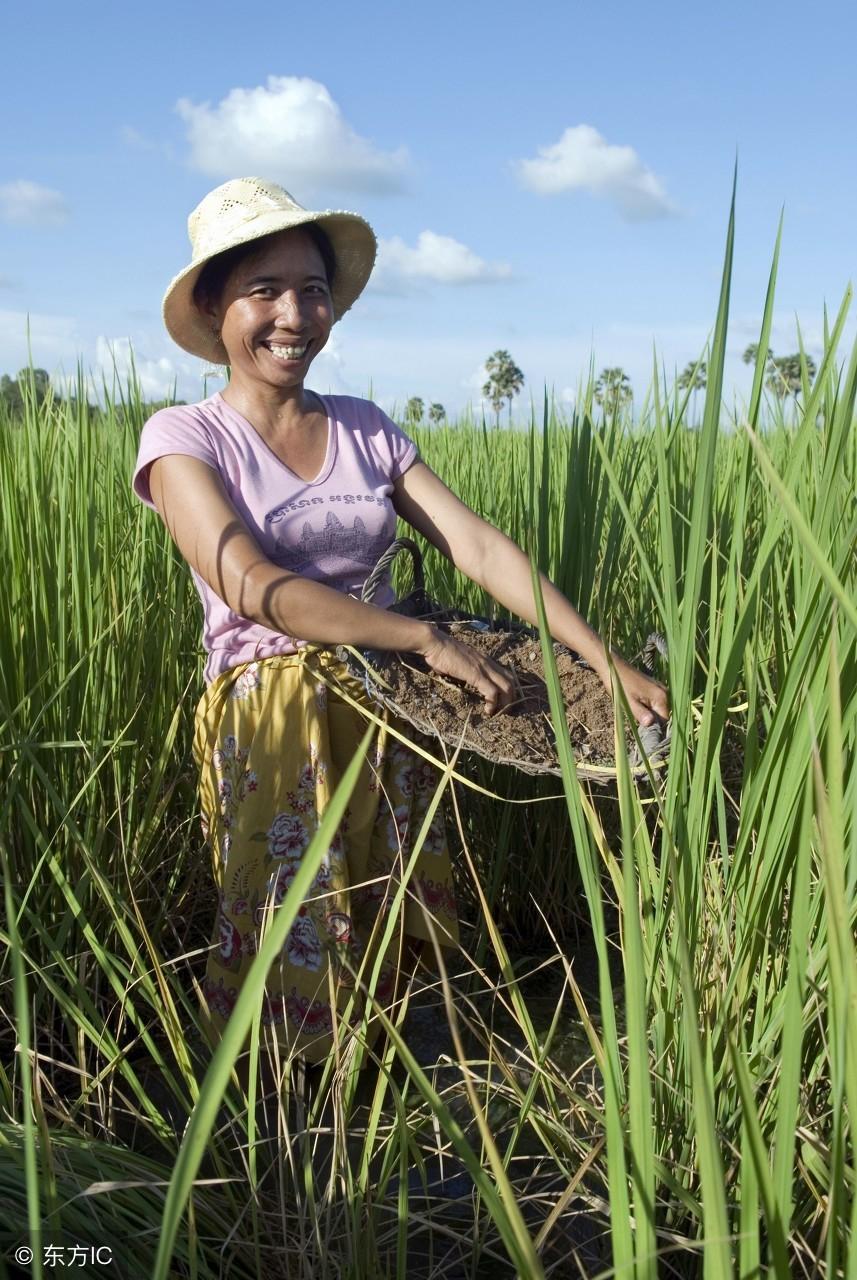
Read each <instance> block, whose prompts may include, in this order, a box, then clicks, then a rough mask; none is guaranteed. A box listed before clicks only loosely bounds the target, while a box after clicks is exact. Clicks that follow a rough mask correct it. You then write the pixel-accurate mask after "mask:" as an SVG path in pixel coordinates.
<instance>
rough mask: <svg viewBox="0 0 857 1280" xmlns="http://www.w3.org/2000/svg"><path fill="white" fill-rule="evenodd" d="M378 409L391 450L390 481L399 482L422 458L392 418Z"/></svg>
mask: <svg viewBox="0 0 857 1280" xmlns="http://www.w3.org/2000/svg"><path fill="white" fill-rule="evenodd" d="M376 409H377V412H378V415H379V417H380V419H381V425H382V427H383V431H384V437H385V439H386V441H387V446H388V448H389V450H390V464H391V465H390V479H391V480H398V478H399V476H402V475H404V474H405V472H406V471H407V470H408V468H409V467H411V466H413V464H414V463H415V462H416V461H417V459H418V458H419V456H420V453H419V449H418V448H417V446H416V444H415V443H414V441H413V440H412V439H411V438H410V436H409V435H407V434H406V433H405V432H404V431H403V430H402V428H401V427H400V426H399V425H398V424H397V423H395V422H394V421H393V419H392V418H388V417H387V415H386V413H384V411H383V410H382V409H378V408H377V405H376Z"/></svg>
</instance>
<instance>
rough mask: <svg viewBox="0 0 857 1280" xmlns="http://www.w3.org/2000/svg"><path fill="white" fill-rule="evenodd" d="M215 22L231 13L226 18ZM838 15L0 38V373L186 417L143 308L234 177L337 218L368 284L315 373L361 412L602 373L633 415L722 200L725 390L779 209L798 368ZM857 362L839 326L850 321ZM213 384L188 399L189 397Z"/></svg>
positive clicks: (580, 12) (505, 11)
mask: <svg viewBox="0 0 857 1280" xmlns="http://www.w3.org/2000/svg"><path fill="white" fill-rule="evenodd" d="M239 12H240V13H241V16H237V15H238V14H239ZM856 15H857V10H855V7H854V5H853V4H846V3H841V2H839V0H837V2H835V3H827V4H825V5H823V6H818V7H817V8H815V9H807V8H806V6H805V5H801V6H798V5H797V4H796V3H793V2H792V0H788V2H787V3H781V4H776V5H774V4H764V3H763V4H753V3H747V0H744V3H741V4H737V3H733V0H725V2H724V3H721V4H719V5H718V6H693V5H688V4H687V3H684V4H678V3H658V2H657V0H653V3H651V4H649V5H646V6H643V5H639V4H615V3H609V2H608V0H603V2H602V3H601V4H600V5H598V6H595V5H592V4H591V3H590V4H581V3H565V4H560V3H543V4H538V3H536V4H531V5H530V6H521V5H518V4H516V5H512V4H510V3H507V0H494V2H493V3H483V2H482V0H475V2H471V3H469V4H468V3H461V2H459V3H451V2H449V0H437V2H436V3H434V4H432V5H431V6H419V7H417V6H403V5H401V4H391V3H368V4H364V5H363V6H357V5H354V4H343V3H339V2H338V0H332V2H329V3H328V4H326V5H324V6H320V5H305V4H304V5H290V6H285V7H282V8H280V7H277V6H266V7H265V8H264V9H258V8H256V9H249V8H248V9H245V10H243V11H239V9H238V6H236V5H235V4H234V3H232V4H226V3H222V2H221V0H210V2H209V3H206V4H205V5H202V4H198V3H185V4H181V3H172V4H166V3H162V2H161V0H152V2H151V3H149V4H148V5H147V6H146V7H145V9H141V8H139V7H136V6H135V7H133V8H132V7H126V6H119V5H116V4H115V3H112V4H95V3H92V4H88V3H81V4H78V5H74V6H70V5H68V4H62V5H60V4H58V3H54V2H53V0H50V2H49V3H46V4H43V5H41V6H40V8H39V31H38V35H35V34H34V31H33V28H32V25H31V19H29V18H28V16H27V13H26V11H25V10H24V9H23V8H22V7H21V6H17V7H16V9H15V11H14V12H10V13H9V14H7V15H6V16H5V18H4V36H5V39H4V44H5V46H6V49H7V51H16V52H15V54H14V56H10V55H9V53H8V52H7V55H6V57H5V58H4V64H5V65H4V77H3V81H4V82H3V91H4V97H5V99H6V118H7V120H8V119H9V118H14V120H15V125H14V127H13V128H7V130H6V131H4V138H3V141H2V144H0V372H10V373H14V372H15V371H16V370H17V368H18V367H19V366H20V365H21V364H22V363H23V362H24V361H25V359H26V343H27V321H28V317H29V326H30V333H31V341H32V350H33V358H34V361H35V363H36V364H39V365H42V366H44V367H46V368H48V369H49V370H50V371H51V372H52V373H59V372H60V371H61V370H65V372H66V373H68V372H70V371H71V370H72V369H73V367H74V364H75V361H76V359H77V358H78V357H79V358H81V359H82V360H83V362H84V364H85V365H86V367H87V368H88V369H91V370H92V371H93V372H95V373H96V374H97V373H98V372H99V371H101V370H106V369H109V368H110V367H111V365H112V362H113V360H116V362H117V363H118V366H119V367H120V368H123V367H124V366H125V363H126V362H127V351H128V345H129V342H130V343H131V344H132V345H133V349H134V351H135V353H136V357H137V361H138V366H139V369H140V373H141V377H142V379H143V383H144V388H145V390H146V392H147V394H149V395H152V396H154V395H161V394H164V393H165V392H166V390H167V388H168V386H169V385H170V384H171V383H172V382H173V381H176V382H177V385H178V394H179V395H180V396H182V397H183V398H185V399H198V398H200V396H201V394H202V382H201V371H202V364H201V362H199V361H196V360H195V359H194V358H193V357H191V356H188V355H186V354H185V353H183V352H181V351H180V350H179V349H178V348H177V347H176V346H175V345H174V344H173V343H172V342H171V341H170V339H169V338H168V337H167V335H166V333H165V331H164V330H163V327H162V324H161V320H160V302H161V297H162V295H163V292H164V289H165V287H166V285H167V283H168V282H169V280H170V278H171V276H172V275H173V274H174V273H175V272H176V271H178V270H180V269H181V268H182V267H183V266H184V265H185V264H186V262H187V261H189V256H190V253H189V245H188V241H187V236H186V219H187V215H188V213H189V212H190V211H191V209H192V208H193V207H194V206H195V205H196V203H197V202H198V201H199V200H200V199H201V198H202V196H203V195H204V194H205V193H206V192H207V191H209V190H211V189H212V188H213V187H215V186H217V185H218V184H219V183H220V182H222V181H224V180H226V179H227V178H229V177H237V176H242V175H245V174H246V175H249V174H259V175H260V176H263V177H267V178H270V179H273V180H275V181H279V182H281V183H282V184H283V185H285V186H286V187H287V188H289V190H291V191H292V193H293V194H294V196H295V197H296V198H297V199H298V200H299V201H301V203H303V204H305V205H307V206H309V207H314V208H325V207H333V208H346V209H354V210H356V211H358V212H360V213H362V214H363V215H364V216H365V217H367V218H368V219H369V221H370V222H371V223H372V225H373V226H374V228H375V230H376V232H377V234H378V236H379V238H380V239H381V242H382V250H381V256H380V259H379V268H378V272H377V281H376V282H375V284H374V286H373V287H371V288H370V289H369V290H367V292H366V293H365V294H364V296H363V297H362V298H361V299H360V301H359V302H358V303H357V304H356V306H355V308H354V309H353V311H352V312H351V313H349V315H348V316H347V317H346V318H345V319H344V320H343V321H342V322H341V323H340V324H339V325H337V326H336V327H335V329H334V331H333V334H334V336H333V339H332V341H331V344H330V347H329V350H328V352H326V353H323V354H322V355H321V356H320V357H319V358H318V360H317V361H316V364H315V365H314V366H313V370H312V376H311V377H310V379H309V382H310V385H314V386H316V387H317V388H318V389H319V390H321V391H326V390H333V391H342V392H347V393H352V394H358V395H361V394H365V393H366V391H367V389H368V387H369V385H370V383H371V385H372V388H373V392H374V395H375V397H376V399H378V400H379V401H380V402H381V403H382V404H384V405H385V406H386V407H389V406H391V405H392V403H393V402H398V403H399V404H401V403H402V402H403V401H404V400H405V399H406V398H407V397H408V396H410V395H420V396H422V397H423V399H424V400H426V401H429V400H439V401H441V402H442V403H443V404H445V405H446V407H447V409H448V410H449V411H450V412H457V411H459V410H461V409H462V408H463V407H464V406H465V405H466V404H467V403H468V402H471V403H474V404H476V405H478V403H479V388H480V385H481V381H482V377H483V375H482V365H483V362H484V360H485V358H486V357H487V356H488V355H489V354H490V353H491V352H492V351H493V350H494V349H495V348H497V347H507V348H508V349H509V350H510V351H511V353H512V355H513V356H514V358H515V359H516V361H517V363H518V364H519V365H520V366H521V368H522V369H523V371H524V374H525V376H526V391H527V392H530V393H532V394H533V395H534V396H535V397H536V399H537V400H539V401H540V399H541V396H542V394H543V390H544V387H545V385H547V386H548V387H549V388H553V389H554V390H555V392H556V394H557V395H558V396H564V397H565V399H566V400H570V399H571V398H572V397H573V393H574V389H575V387H576V386H577V384H578V381H579V379H580V378H581V377H582V376H585V373H586V371H587V369H588V366H589V360H590V354H592V356H593V358H594V361H595V367H596V370H598V369H600V368H601V367H602V366H604V365H617V364H618V365H622V366H623V367H624V368H625V369H626V370H627V371H628V373H629V374H630V376H631V378H632V381H633V385H634V390H635V396H636V398H637V400H638V402H639V401H640V400H641V399H642V396H643V393H644V392H645V389H646V387H647V385H648V383H649V380H650V375H651V366H652V344H653V342H654V343H655V344H656V345H657V349H658V353H659V357H660V359H661V361H662V362H663V363H664V364H665V366H666V368H667V370H668V372H670V373H672V371H673V370H674V369H676V368H679V369H680V368H681V367H683V365H684V364H686V363H687V362H688V361H690V360H693V359H695V358H697V356H698V355H699V353H700V351H701V349H702V347H703V344H704V342H705V340H706V337H707V335H708V333H709V330H710V328H711V326H712V325H713V321H714V316H715V310H716V305H717V296H718V291H719V280H720V272H721V267H722V260H723V248H724V240H725V231H726V221H727V214H728V205H729V197H730V191H731V182H732V170H733V164H734V161H735V157H736V153H737V156H738V202H737V239H736V254H735V271H734V280H733V298H732V324H731V330H730V342H729V361H728V368H727V385H728V386H729V387H730V388H735V389H736V390H737V391H738V392H739V393H740V392H741V391H742V390H743V389H744V388H745V387H746V386H747V385H748V373H747V370H746V369H745V367H744V366H743V365H742V363H741V360H740V354H741V351H742V350H743V349H744V347H745V346H746V344H747V343H748V342H750V341H752V340H754V338H755V337H756V336H757V334H758V326H759V321H760V314H761V308H762V304H763V301H764V296H765V289H766V285H767V278H768V272H769V268H770V261H771V254H772V249H773V244H774V238H775V235H776V228H777V221H778V218H779V214H780V210H781V208H783V207H784V209H785V228H784V241H783V252H782V259H781V269H780V282H779V288H778V293H777V303H776V317H775V329H774V334H773V341H772V345H773V347H774V349H775V351H777V352H778V353H782V354H786V353H787V352H791V351H793V350H795V349H796V346H797V342H796V336H795V315H797V316H798V317H799V319H800V322H801V326H802V329H803V332H804V337H805V341H806V343H807V346H808V348H809V350H810V352H814V353H815V354H816V355H817V354H818V352H819V351H820V344H821V327H822V309H823V306H824V304H825V302H826V303H827V305H828V306H829V307H830V308H832V309H834V310H835V309H836V308H837V307H838V305H839V302H840V301H841V298H842V295H843V292H844V290H845V288H846V286H847V285H848V283H849V281H850V280H852V279H853V277H854V275H855V259H857V164H855V159H857V157H855V151H857V111H855V105H854V104H855V88H854V63H855V59H854V48H855V37H857V16H856ZM847 333H848V336H849V338H850V339H851V340H853V336H854V333H855V326H854V324H853V323H850V324H849V328H848V330H847ZM212 385H213V384H212Z"/></svg>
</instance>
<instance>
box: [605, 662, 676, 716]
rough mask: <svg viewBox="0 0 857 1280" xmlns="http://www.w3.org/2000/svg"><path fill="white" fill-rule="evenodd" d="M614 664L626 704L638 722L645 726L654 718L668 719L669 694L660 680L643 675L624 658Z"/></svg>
mask: <svg viewBox="0 0 857 1280" xmlns="http://www.w3.org/2000/svg"><path fill="white" fill-rule="evenodd" d="M614 665H615V667H616V674H617V675H618V676H619V679H620V680H621V682H622V688H623V689H624V690H625V697H626V698H627V699H628V706H629V707H630V708H631V711H632V713H633V715H634V718H635V719H636V720H637V721H638V723H639V724H641V725H643V726H644V727H647V726H648V725H652V724H654V723H655V721H656V720H668V719H669V717H670V703H669V696H668V694H667V691H666V689H665V688H664V686H663V685H662V684H661V683H660V681H659V680H652V679H651V678H650V677H649V676H645V675H643V673H642V671H637V669H636V668H635V667H632V666H630V665H629V664H628V663H627V662H625V661H624V660H621V661H617V662H615V664H614ZM606 683H607V681H605V684H606ZM608 688H609V685H608Z"/></svg>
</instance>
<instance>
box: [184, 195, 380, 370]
mask: <svg viewBox="0 0 857 1280" xmlns="http://www.w3.org/2000/svg"><path fill="white" fill-rule="evenodd" d="M310 222H315V223H318V224H319V225H320V226H322V227H323V228H324V230H325V231H326V232H327V235H328V237H329V238H330V243H331V245H332V247H333V253H334V257H335V259H336V274H335V276H334V280H333V287H332V289H331V300H332V302H333V319H334V321H337V320H340V319H341V318H342V316H343V315H344V314H345V312H346V311H348V309H349V307H351V306H352V305H353V304H354V303H355V302H356V301H357V299H358V298H359V297H360V294H361V293H362V292H363V290H364V289H365V287H366V284H367V281H368V280H369V277H370V275H371V274H372V268H373V266H374V265H375V255H376V253H377V251H378V241H377V240H376V238H375V233H374V231H373V230H372V228H371V227H370V225H369V223H368V222H367V221H366V220H365V218H361V217H360V215H359V214H356V213H346V212H345V211H343V210H334V209H326V210H324V211H323V212H321V213H311V212H310V211H309V210H306V211H304V212H302V213H301V214H300V215H296V214H294V213H289V212H286V211H284V210H279V209H272V210H266V211H265V212H264V213H262V214H260V215H259V216H258V217H256V218H254V219H253V221H252V223H250V224H249V225H246V226H245V227H243V228H242V230H241V234H240V236H236V237H234V238H233V239H231V240H230V242H229V243H228V244H223V245H221V246H220V247H219V248H218V249H217V250H215V251H214V252H213V253H209V254H207V255H205V256H204V257H201V258H199V259H197V260H195V261H194V262H192V263H191V265H190V266H189V267H185V269H184V271H180V272H179V274H178V275H177V276H174V277H173V279H172V280H171V281H170V284H169V286H168V288H167V291H166V293H165V294H164V301H163V316H164V324H165V325H166V328H167V332H168V333H169V335H170V337H171V338H172V339H173V341H174V342H176V343H178V345H179V346H180V347H182V348H183V349H184V350H185V351H189V352H190V353H191V355H195V356H199V357H200V358H201V359H202V360H207V361H208V362H209V363H210V364H217V365H226V364H228V363H229V356H228V355H227V352H226V348H225V347H224V345H223V343H222V341H221V340H220V338H219V337H217V336H216V335H215V332H214V329H213V327H212V324H211V321H210V320H209V319H207V318H206V317H205V316H203V314H202V312H201V311H200V310H199V308H198V307H197V305H196V303H195V302H194V298H193V291H194V289H195V288H196V282H197V280H198V279H199V276H200V272H201V271H202V269H203V267H204V266H205V265H206V263H208V262H211V261H212V259H213V258H216V257H218V256H219V255H220V254H221V253H226V252H227V250H229V249H233V248H237V246H238V245H240V244H251V243H252V242H253V241H254V240H261V239H262V238H263V237H264V236H269V235H273V234H274V233H275V232H278V231H289V230H291V229H293V228H295V227H302V226H306V224H307V223H310Z"/></svg>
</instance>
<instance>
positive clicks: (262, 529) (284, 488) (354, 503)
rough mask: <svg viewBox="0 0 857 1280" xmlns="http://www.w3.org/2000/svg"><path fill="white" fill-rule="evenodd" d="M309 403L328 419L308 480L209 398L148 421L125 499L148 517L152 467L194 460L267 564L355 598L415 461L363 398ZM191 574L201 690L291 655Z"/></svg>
mask: <svg viewBox="0 0 857 1280" xmlns="http://www.w3.org/2000/svg"><path fill="white" fill-rule="evenodd" d="M316 394H317V393H316ZM318 398H319V399H320V400H321V401H322V402H323V404H324V407H325V409H326V411H327V420H328V438H327V453H326V455H325V459H324V463H323V464H322V468H321V471H320V472H319V474H318V475H317V476H316V478H315V479H314V480H301V479H300V477H299V476H296V475H295V473H294V472H293V471H290V470H289V468H288V467H287V466H285V464H284V463H282V462H281V461H280V459H279V458H278V457H277V455H276V454H275V453H273V452H272V450H271V449H270V448H269V447H268V445H267V444H266V443H265V441H264V440H263V439H262V437H261V436H260V435H259V433H258V432H257V431H256V429H255V428H254V427H253V426H252V425H251V423H250V422H248V421H247V419H246V418H245V417H243V415H242V414H240V413H239V412H238V411H237V410H236V409H233V408H232V406H231V405H229V404H227V402H226V401H225V400H224V399H223V396H222V395H221V394H220V392H217V393H216V394H215V395H213V396H209V398H208V399H207V400H203V401H202V402H201V403H200V404H191V405H175V406H173V407H171V408H168V409H161V410H159V411H158V412H157V413H156V414H154V415H153V416H152V417H151V418H149V420H148V422H147V423H146V424H145V426H144V427H143V431H142V434H141V436H140V448H139V451H138V453H137V461H136V464H135V467H134V478H133V486H134V492H135V493H136V494H137V496H138V498H140V500H141V501H142V502H145V504H146V505H147V506H148V507H151V508H152V509H153V510H155V506H154V503H153V502H152V496H151V492H150V490H149V466H150V465H151V463H152V462H154V461H155V459H156V458H160V457H162V456H164V455H165V454H169V453H186V454H190V456H191V457H193V458H201V459H202V461H203V462H207V463H208V465H209V466H211V467H213V468H214V469H215V471H217V472H218V473H219V475H220V477H221V479H222V481H223V485H224V488H225V490H226V494H227V496H228V497H229V499H230V501H231V502H232V504H233V506H234V507H235V509H236V511H237V512H238V514H239V515H240V516H241V518H242V519H243V521H244V523H245V524H246V525H247V527H248V529H249V530H250V532H251V533H252V534H253V536H254V537H255V539H256V541H257V542H258V543H259V546H260V547H261V548H262V551H263V552H264V553H265V555H266V556H267V557H268V559H269V560H271V561H273V563H274V564H276V565H279V566H280V567H281V568H284V569H288V570H290V571H291V572H292V573H300V574H303V575H304V576H305V577H307V578H312V579H314V580H315V581H316V582H323V583H324V584H325V585H326V586H329V587H334V588H335V589H336V590H337V591H342V592H345V593H347V594H349V595H355V596H357V595H359V594H360V591H361V589H362V587H363V583H364V581H365V579H366V577H367V576H368V574H369V572H370V570H371V569H372V568H373V567H374V566H375V564H376V562H377V560H378V557H379V556H380V555H381V553H382V551H384V550H386V548H387V547H388V546H389V545H390V543H391V542H392V540H393V537H394V536H395V529H396V513H395V511H394V509H393V504H392V502H391V500H390V495H391V493H392V491H393V481H394V480H396V479H397V478H398V477H399V476H400V475H402V473H403V472H405V471H407V469H408V467H410V466H411V464H412V463H413V462H414V461H415V460H416V458H417V448H416V445H415V444H414V443H413V441H412V440H409V439H408V437H407V436H406V435H405V433H404V432H403V431H401V430H400V428H399V427H397V426H396V424H395V423H394V422H393V421H391V419H390V418H388V417H387V415H386V414H385V413H383V412H382V411H381V410H380V409H379V408H378V406H377V405H376V404H373V403H372V401H371V400H358V399H356V398H355V397H353V396H319V397H318ZM191 574H192V576H193V580H194V583H195V585H196V589H197V591H198V592H199V596H200V599H201V600H202V607H203V614H204V620H203V630H202V643H203V647H204V648H205V651H206V653H207V654H208V658H207V661H206V664H205V671H204V676H205V681H206V683H207V684H211V683H212V681H213V680H215V679H216V678H217V676H219V675H220V674H221V672H223V671H227V670H228V669H229V668H230V667H235V666H238V665H239V664H240V663H243V662H253V661H254V660H255V659H257V658H268V657H270V656H271V655H272V654H276V653H295V652H296V650H297V647H298V645H300V644H301V643H303V642H302V641H300V640H295V639H294V638H292V637H291V636H287V635H285V634H283V633H282V632H280V631H273V630H271V629H270V628H269V627H265V626H261V625H260V624H259V623H258V622H253V621H252V620H251V619H249V618H242V617H241V616H240V614H237V613H233V611H232V610H231V609H230V608H229V606H228V605H227V604H226V603H225V602H224V601H223V600H222V599H221V598H220V596H219V595H217V593H216V592H215V591H213V590H212V589H211V587H210V586H209V585H208V583H207V582H205V581H204V579H203V578H201V577H200V575H199V574H198V573H197V572H196V571H195V570H194V569H191ZM392 600H393V592H392V590H391V589H390V587H389V585H387V586H386V587H383V588H382V589H381V590H380V591H379V592H378V593H377V594H376V596H375V597H374V599H373V604H377V605H381V606H382V607H386V606H387V605H389V604H391V603H392Z"/></svg>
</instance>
